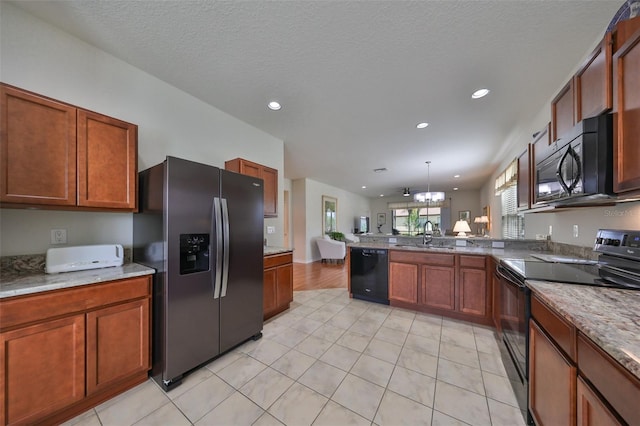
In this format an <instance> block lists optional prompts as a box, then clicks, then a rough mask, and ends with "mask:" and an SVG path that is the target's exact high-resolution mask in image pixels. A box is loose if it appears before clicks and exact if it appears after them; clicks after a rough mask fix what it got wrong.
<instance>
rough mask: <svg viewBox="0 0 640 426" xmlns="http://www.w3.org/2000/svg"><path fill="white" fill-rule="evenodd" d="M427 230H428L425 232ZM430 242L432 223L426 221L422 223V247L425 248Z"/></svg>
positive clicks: (431, 238)
mask: <svg viewBox="0 0 640 426" xmlns="http://www.w3.org/2000/svg"><path fill="white" fill-rule="evenodd" d="M427 228H429V229H428V230H427ZM427 232H428V234H427ZM431 241H433V223H431V221H430V220H427V221H426V222H425V223H424V230H423V231H422V245H423V246H426V245H427V244H431Z"/></svg>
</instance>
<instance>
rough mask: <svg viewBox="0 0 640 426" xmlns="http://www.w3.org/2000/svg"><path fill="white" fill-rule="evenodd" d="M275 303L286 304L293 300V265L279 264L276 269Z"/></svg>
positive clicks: (281, 305) (280, 305) (282, 305)
mask: <svg viewBox="0 0 640 426" xmlns="http://www.w3.org/2000/svg"><path fill="white" fill-rule="evenodd" d="M277 275H278V284H277V304H278V306H279V307H284V306H288V305H289V303H291V302H292V301H293V265H291V264H289V265H283V266H279V267H278V269H277Z"/></svg>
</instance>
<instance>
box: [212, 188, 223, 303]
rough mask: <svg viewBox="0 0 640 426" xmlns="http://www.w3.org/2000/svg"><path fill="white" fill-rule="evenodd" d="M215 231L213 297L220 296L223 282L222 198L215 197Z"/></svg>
mask: <svg viewBox="0 0 640 426" xmlns="http://www.w3.org/2000/svg"><path fill="white" fill-rule="evenodd" d="M213 227H214V229H213V231H214V232H213V233H214V235H215V244H216V264H215V268H216V277H215V280H214V285H213V298H214V299H217V298H219V297H220V285H221V284H222V252H223V250H222V214H221V209H220V198H218V197H214V198H213Z"/></svg>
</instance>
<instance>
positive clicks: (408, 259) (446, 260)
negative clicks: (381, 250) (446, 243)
mask: <svg viewBox="0 0 640 426" xmlns="http://www.w3.org/2000/svg"><path fill="white" fill-rule="evenodd" d="M389 260H390V261H392V262H404V263H423V264H427V265H443V266H453V265H454V264H455V256H454V255H453V254H438V253H416V252H407V251H395V250H390V251H389Z"/></svg>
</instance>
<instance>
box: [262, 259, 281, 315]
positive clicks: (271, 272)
mask: <svg viewBox="0 0 640 426" xmlns="http://www.w3.org/2000/svg"><path fill="white" fill-rule="evenodd" d="M263 276H264V278H263V280H264V281H263V287H264V291H263V302H262V310H263V312H264V316H265V318H266V317H267V316H268V315H267V314H269V313H271V312H273V311H275V310H276V308H277V306H278V287H277V284H278V270H277V268H270V269H265V271H264V275H263Z"/></svg>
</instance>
